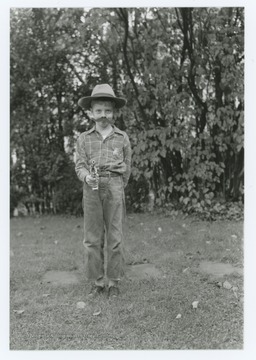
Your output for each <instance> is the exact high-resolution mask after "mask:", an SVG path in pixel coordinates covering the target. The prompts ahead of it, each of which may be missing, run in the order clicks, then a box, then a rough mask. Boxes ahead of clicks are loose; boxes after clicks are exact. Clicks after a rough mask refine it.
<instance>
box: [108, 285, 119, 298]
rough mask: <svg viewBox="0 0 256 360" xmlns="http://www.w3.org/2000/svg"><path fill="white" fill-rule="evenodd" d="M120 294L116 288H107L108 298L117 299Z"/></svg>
mask: <svg viewBox="0 0 256 360" xmlns="http://www.w3.org/2000/svg"><path fill="white" fill-rule="evenodd" d="M119 294H120V290H119V288H118V287H117V286H110V287H109V288H108V297H109V298H113V297H117V296H118V295H119Z"/></svg>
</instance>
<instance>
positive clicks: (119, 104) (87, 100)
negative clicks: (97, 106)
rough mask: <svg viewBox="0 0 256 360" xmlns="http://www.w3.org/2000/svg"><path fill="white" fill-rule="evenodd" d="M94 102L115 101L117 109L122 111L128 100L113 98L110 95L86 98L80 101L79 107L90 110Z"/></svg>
mask: <svg viewBox="0 0 256 360" xmlns="http://www.w3.org/2000/svg"><path fill="white" fill-rule="evenodd" d="M93 100H107V101H113V102H114V103H115V105H116V109H121V108H122V107H123V106H125V104H126V100H125V99H123V98H120V97H113V96H108V95H104V96H103V95H100V96H85V97H82V98H81V99H79V100H78V105H79V106H81V107H82V108H83V109H85V110H89V109H90V108H91V102H92V101H93Z"/></svg>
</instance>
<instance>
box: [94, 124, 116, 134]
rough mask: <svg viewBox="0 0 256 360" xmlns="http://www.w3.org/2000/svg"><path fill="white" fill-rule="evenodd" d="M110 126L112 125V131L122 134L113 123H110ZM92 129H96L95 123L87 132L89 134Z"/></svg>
mask: <svg viewBox="0 0 256 360" xmlns="http://www.w3.org/2000/svg"><path fill="white" fill-rule="evenodd" d="M112 127H113V132H116V133H118V134H121V135H123V132H122V131H121V130H119V129H118V128H117V127H116V126H115V125H112ZM93 131H96V126H95V125H94V126H93V127H92V128H91V129H90V130H88V132H87V134H91V133H92V132H93Z"/></svg>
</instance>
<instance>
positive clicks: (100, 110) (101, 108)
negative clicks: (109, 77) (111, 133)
mask: <svg viewBox="0 0 256 360" xmlns="http://www.w3.org/2000/svg"><path fill="white" fill-rule="evenodd" d="M91 112H92V116H93V119H94V121H95V122H96V123H98V124H99V125H100V126H101V127H103V128H105V127H107V126H108V125H109V124H112V123H113V118H114V104H113V103H112V102H111V101H100V100H93V101H92V104H91Z"/></svg>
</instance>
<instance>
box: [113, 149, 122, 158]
mask: <svg viewBox="0 0 256 360" xmlns="http://www.w3.org/2000/svg"><path fill="white" fill-rule="evenodd" d="M113 155H114V156H118V157H119V156H120V155H121V149H118V148H114V150H113Z"/></svg>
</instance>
